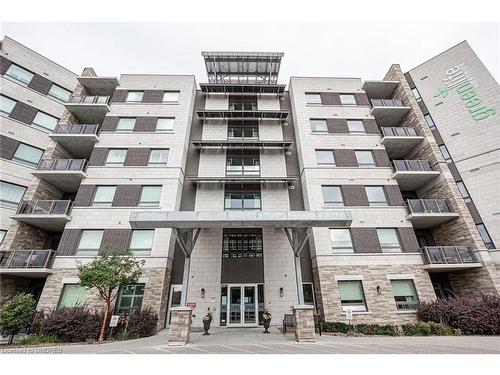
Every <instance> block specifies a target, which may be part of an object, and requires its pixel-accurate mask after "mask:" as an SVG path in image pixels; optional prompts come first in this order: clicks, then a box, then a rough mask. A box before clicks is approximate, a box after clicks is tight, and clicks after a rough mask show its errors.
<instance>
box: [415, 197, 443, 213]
mask: <svg viewBox="0 0 500 375" xmlns="http://www.w3.org/2000/svg"><path fill="white" fill-rule="evenodd" d="M406 208H407V209H408V212H409V213H410V214H444V213H451V212H452V211H451V209H450V206H449V204H448V201H447V200H446V199H408V200H407V201H406Z"/></svg>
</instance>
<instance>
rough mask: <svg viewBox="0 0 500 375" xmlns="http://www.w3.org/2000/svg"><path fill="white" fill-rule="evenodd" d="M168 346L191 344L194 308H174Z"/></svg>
mask: <svg viewBox="0 0 500 375" xmlns="http://www.w3.org/2000/svg"><path fill="white" fill-rule="evenodd" d="M170 311H171V314H172V315H171V319H170V329H169V332H168V336H167V337H168V345H176V346H182V345H186V344H187V343H188V342H189V336H190V335H191V322H192V319H191V317H192V312H193V310H192V308H191V307H188V306H179V307H172V309H171V310H170Z"/></svg>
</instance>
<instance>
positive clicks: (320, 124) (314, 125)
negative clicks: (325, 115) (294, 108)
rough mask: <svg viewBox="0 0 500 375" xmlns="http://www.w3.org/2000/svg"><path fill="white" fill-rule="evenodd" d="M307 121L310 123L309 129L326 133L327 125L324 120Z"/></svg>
mask: <svg viewBox="0 0 500 375" xmlns="http://www.w3.org/2000/svg"><path fill="white" fill-rule="evenodd" d="M309 121H310V123H311V130H312V131H313V132H314V133H328V125H327V124H326V120H323V119H311V120H309Z"/></svg>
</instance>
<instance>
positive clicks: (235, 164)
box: [226, 156, 260, 176]
mask: <svg viewBox="0 0 500 375" xmlns="http://www.w3.org/2000/svg"><path fill="white" fill-rule="evenodd" d="M226 174H227V175H228V176H235V175H236V176H238V175H247V176H258V175H259V174H260V160H259V157H258V156H248V157H228V158H227V160H226Z"/></svg>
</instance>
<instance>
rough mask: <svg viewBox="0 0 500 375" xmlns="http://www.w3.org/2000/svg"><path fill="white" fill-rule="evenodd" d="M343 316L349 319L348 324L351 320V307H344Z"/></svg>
mask: <svg viewBox="0 0 500 375" xmlns="http://www.w3.org/2000/svg"><path fill="white" fill-rule="evenodd" d="M345 318H346V319H347V320H348V321H349V324H350V323H351V320H352V309H351V308H350V307H348V308H346V309H345Z"/></svg>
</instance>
